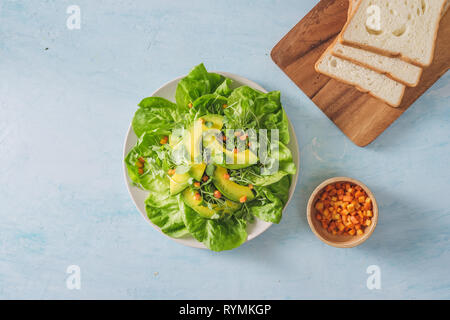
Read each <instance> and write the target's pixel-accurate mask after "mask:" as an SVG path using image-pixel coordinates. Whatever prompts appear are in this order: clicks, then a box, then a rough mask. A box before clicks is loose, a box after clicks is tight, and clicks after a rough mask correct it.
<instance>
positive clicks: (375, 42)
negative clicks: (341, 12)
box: [340, 0, 448, 66]
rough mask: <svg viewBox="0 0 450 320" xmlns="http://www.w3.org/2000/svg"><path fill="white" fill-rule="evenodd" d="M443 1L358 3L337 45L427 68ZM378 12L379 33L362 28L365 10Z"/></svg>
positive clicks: (441, 13) (406, 0) (367, 26)
mask: <svg viewBox="0 0 450 320" xmlns="http://www.w3.org/2000/svg"><path fill="white" fill-rule="evenodd" d="M447 2H448V1H447V0H361V1H360V2H359V3H358V4H357V5H356V11H355V13H354V14H353V16H352V18H351V19H349V21H347V23H346V25H345V26H344V28H343V30H342V32H341V37H340V41H341V42H342V43H343V44H349V45H352V46H357V47H360V48H364V49H368V50H371V51H375V52H378V53H381V54H383V55H388V56H400V57H401V59H403V60H405V61H408V62H411V63H414V64H416V65H420V66H428V65H430V64H431V62H432V60H433V55H434V47H435V41H436V36H437V31H438V28H439V22H440V18H441V16H442V15H443V14H444V10H445V8H444V7H445V5H448V3H447ZM370 6H377V7H378V8H379V10H380V18H381V21H380V22H381V30H373V28H372V27H371V26H369V25H367V24H366V22H367V20H368V18H369V15H368V13H367V9H368V8H369V7H370Z"/></svg>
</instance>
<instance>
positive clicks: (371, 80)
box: [315, 45, 405, 107]
mask: <svg viewBox="0 0 450 320" xmlns="http://www.w3.org/2000/svg"><path fill="white" fill-rule="evenodd" d="M332 47H333V45H331V46H330V47H329V48H328V49H327V50H326V51H325V53H324V54H323V55H322V56H321V57H320V59H319V60H318V61H317V62H316V65H315V69H316V71H317V72H319V73H322V74H325V75H327V76H329V77H331V78H335V79H336V80H339V81H341V82H345V83H347V84H350V85H353V86H355V87H356V88H357V89H358V90H360V91H362V92H367V93H369V94H370V95H372V96H374V97H376V98H378V99H380V100H383V101H384V102H386V103H387V104H389V105H391V106H393V107H398V106H399V105H400V103H401V101H402V98H403V94H404V93H405V86H404V85H403V84H401V83H399V82H396V81H394V80H392V79H391V78H389V77H387V76H385V75H384V74H381V73H378V72H376V71H373V70H371V69H368V68H365V67H363V66H360V65H357V64H355V63H352V62H350V61H348V60H345V59H341V58H338V57H335V56H333V55H332V54H331V49H332Z"/></svg>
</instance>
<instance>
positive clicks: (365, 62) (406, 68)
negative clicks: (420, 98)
mask: <svg viewBox="0 0 450 320" xmlns="http://www.w3.org/2000/svg"><path fill="white" fill-rule="evenodd" d="M332 54H333V55H334V56H336V57H339V58H342V59H346V60H349V61H351V62H354V63H357V64H360V65H362V66H364V67H367V68H370V69H372V70H374V71H377V72H379V73H383V74H386V75H387V76H388V77H390V78H392V79H394V80H396V81H398V82H401V83H403V84H404V85H407V86H409V87H415V86H417V84H418V83H419V80H420V77H421V76H422V68H420V67H417V66H415V65H413V64H411V63H408V62H406V61H403V60H401V59H399V58H392V57H387V56H383V55H381V54H378V53H375V52H371V51H367V50H363V49H359V48H355V47H351V46H346V45H343V44H341V43H336V44H335V45H334V47H333V51H332Z"/></svg>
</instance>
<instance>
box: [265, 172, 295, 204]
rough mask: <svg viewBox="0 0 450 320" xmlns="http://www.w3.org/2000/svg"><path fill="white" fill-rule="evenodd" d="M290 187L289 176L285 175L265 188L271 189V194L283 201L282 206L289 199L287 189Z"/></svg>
mask: <svg viewBox="0 0 450 320" xmlns="http://www.w3.org/2000/svg"><path fill="white" fill-rule="evenodd" d="M290 187H291V176H290V175H287V176H284V177H283V178H281V180H280V181H278V182H275V183H273V184H271V185H269V186H267V188H268V189H269V190H270V191H272V194H273V195H274V196H276V197H278V198H280V200H281V202H283V206H284V205H285V204H286V203H287V201H288V199H289V189H290Z"/></svg>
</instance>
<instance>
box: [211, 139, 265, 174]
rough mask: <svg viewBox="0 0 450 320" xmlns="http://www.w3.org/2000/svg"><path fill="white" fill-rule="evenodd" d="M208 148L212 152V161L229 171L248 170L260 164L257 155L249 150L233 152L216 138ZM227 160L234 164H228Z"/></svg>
mask: <svg viewBox="0 0 450 320" xmlns="http://www.w3.org/2000/svg"><path fill="white" fill-rule="evenodd" d="M208 148H210V150H211V155H212V158H211V159H212V161H213V162H215V163H217V164H220V165H221V166H223V167H225V168H228V169H242V168H247V167H250V166H251V165H254V164H255V163H257V162H258V157H257V156H256V154H254V153H253V152H252V151H250V150H249V149H246V150H245V151H239V152H233V151H230V150H228V149H226V148H225V147H224V146H223V144H222V143H220V142H219V141H217V139H215V138H214V139H213V141H211V142H210V143H209V145H208ZM224 156H225V157H224ZM227 159H233V163H232V164H231V163H227ZM230 162H231V161H230Z"/></svg>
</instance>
